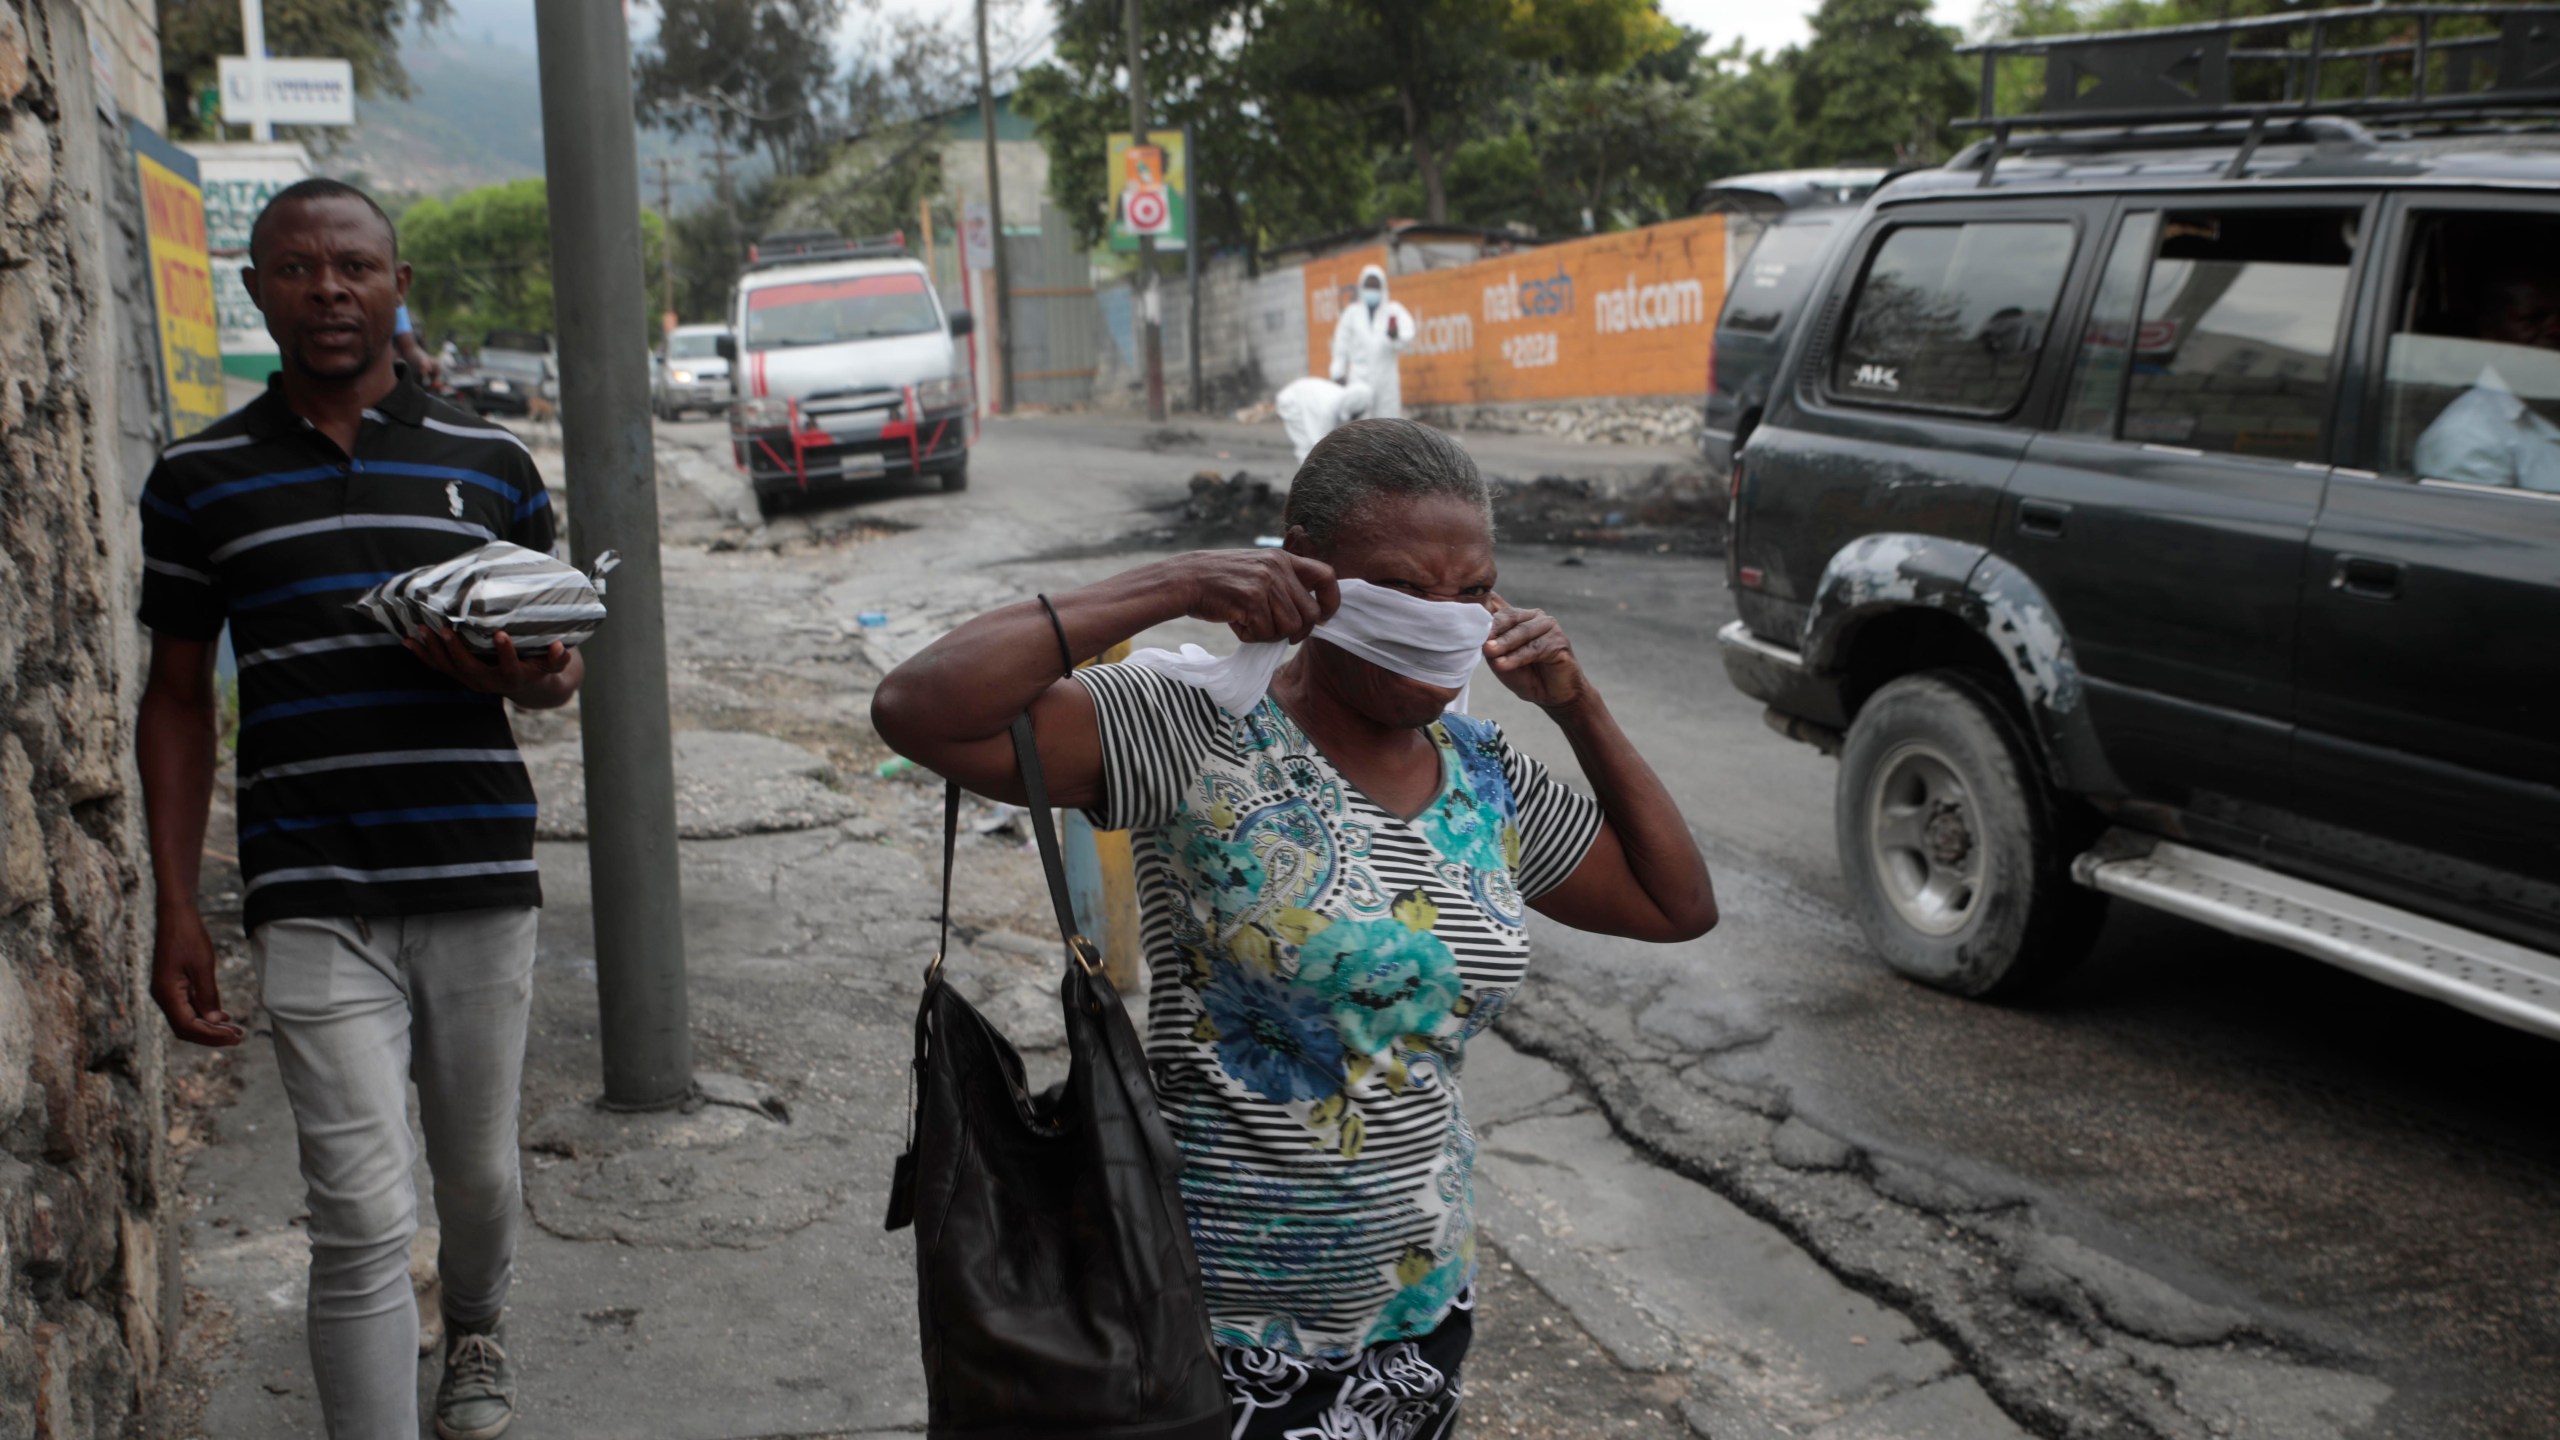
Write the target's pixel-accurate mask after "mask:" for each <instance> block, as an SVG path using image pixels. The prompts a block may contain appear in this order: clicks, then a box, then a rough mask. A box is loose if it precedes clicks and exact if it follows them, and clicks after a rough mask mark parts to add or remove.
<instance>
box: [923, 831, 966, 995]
mask: <svg viewBox="0 0 2560 1440" xmlns="http://www.w3.org/2000/svg"><path fill="white" fill-rule="evenodd" d="M959 850H960V782H959V781H957V780H945V781H943V782H942V917H941V922H940V923H941V926H942V933H941V935H940V937H939V938H937V939H936V940H935V941H934V942H933V964H932V965H930V966H928V967H927V968H926V970H925V972H924V978H925V983H926V984H928V985H930V984H931V983H933V979H934V975H935V972H937V971H939V970H941V968H942V957H943V956H944V955H946V954H948V953H950V950H951V865H952V861H953V859H954V858H955V857H956V856H957V855H958V854H959Z"/></svg>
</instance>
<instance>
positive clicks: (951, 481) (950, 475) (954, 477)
mask: <svg viewBox="0 0 2560 1440" xmlns="http://www.w3.org/2000/svg"><path fill="white" fill-rule="evenodd" d="M968 488H969V465H968V462H967V461H962V462H961V464H960V468H959V469H957V470H945V471H943V472H942V493H943V494H945V495H948V494H951V493H953V492H954V491H959V490H966V489H968Z"/></svg>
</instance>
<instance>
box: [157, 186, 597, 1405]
mask: <svg viewBox="0 0 2560 1440" xmlns="http://www.w3.org/2000/svg"><path fill="white" fill-rule="evenodd" d="M249 257H250V268H249V269H248V270H246V271H245V272H243V278H244V279H245V281H246V282H247V286H248V290H249V294H250V295H251V297H252V298H254V299H255V300H256V301H257V303H258V308H259V309H260V311H262V312H263V313H264V314H265V316H266V322H267V330H268V333H269V334H271V335H273V336H274V337H275V339H276V345H277V348H278V350H279V352H280V353H281V356H282V361H283V368H282V370H281V371H280V372H279V373H278V375H277V376H276V378H275V380H274V381H273V382H272V383H271V384H270V385H269V387H268V390H267V393H266V394H265V395H263V396H260V397H259V398H258V399H257V400H255V401H253V402H251V403H250V404H249V405H247V406H246V407H244V408H242V409H241V410H240V411H238V412H237V413H235V414H233V415H231V416H229V417H227V418H226V419H224V420H223V421H221V422H220V423H219V424H217V425H215V426H213V427H212V428H211V429H209V430H207V431H205V432H204V433H203V434H202V435H199V436H197V437H195V438H193V439H190V440H188V441H186V442H185V443H183V444H179V445H172V446H170V447H169V448H168V449H167V450H165V451H163V452H162V453H161V457H160V463H159V464H158V465H157V466H156V467H154V468H153V470H152V472H151V478H150V481H149V483H148V484H147V485H146V486H145V488H144V491H143V499H142V541H143V554H144V556H145V559H144V566H145V573H144V575H143V588H142V621H143V623H144V624H145V625H147V626H149V627H150V629H151V631H152V649H151V673H150V678H149V681H148V683H147V685H146V688H145V689H144V692H143V697H142V711H141V720H140V725H139V728H138V739H139V748H140V759H141V768H142V779H143V789H144V796H145V804H146V808H147V810H148V814H149V819H150V830H151V849H152V876H153V881H154V884H155V886H156V889H157V892H158V898H159V922H158V934H157V938H156V941H155V948H154V956H153V976H152V991H153V995H154V997H155V998H156V999H157V1000H158V1001H159V1003H160V1006H161V1008H162V1010H164V1011H165V1012H166V1013H167V1015H168V1017H169V1024H170V1027H171V1028H172V1029H173V1030H175V1031H176V1033H177V1035H178V1037H179V1038H180V1039H182V1040H190V1041H194V1042H196V1043H198V1044H203V1045H236V1044H238V1043H239V1042H240V1040H241V1039H242V1038H243V1031H242V1029H241V1027H240V1025H239V1024H238V1023H237V1022H235V1021H234V1020H233V1019H232V1018H231V1017H230V1015H229V1014H227V1013H226V1012H225V1011H224V1010H223V1008H222V1002H221V999H220V997H219V996H218V995H217V994H216V992H215V988H214V965H213V947H212V945H211V943H210V942H209V941H208V939H207V938H206V934H205V927H204V921H203V919H202V917H201V916H200V915H199V914H198V913H197V909H196V885H197V867H198V859H199V857H200V856H201V854H202V853H203V848H204V835H205V826H206V822H207V808H208V805H209V803H210V797H211V794H212V784H213V766H214V737H215V716H216V710H217V701H216V698H215V689H214V676H213V668H214V646H215V642H216V640H217V639H218V638H219V637H220V635H221V633H222V629H223V627H224V625H226V624H228V625H229V626H230V627H231V637H232V644H233V648H234V650H235V651H236V653H237V655H238V657H239V665H240V723H239V758H238V765H239V772H238V773H239V786H238V793H239V814H240V869H241V878H242V880H243V882H244V885H245V899H244V902H243V908H244V910H245V914H244V915H243V917H242V920H243V924H244V925H245V926H246V928H247V929H248V932H249V937H250V943H251V946H252V951H253V955H254V958H255V960H256V962H257V967H258V976H259V981H258V983H259V990H260V995H259V998H260V1003H261V1004H262V1005H263V1006H264V1007H265V1009H266V1012H267V1016H268V1021H269V1024H270V1027H271V1029H272V1031H273V1033H274V1037H275V1043H276V1055H277V1060H278V1064H279V1069H280V1070H281V1072H282V1075H283V1079H284V1087H285V1094H286V1096H287V1098H288V1099H289V1100H290V1102H291V1104H292V1107H293V1114H294V1121H295V1123H296V1125H297V1126H298V1127H299V1130H300V1135H301V1155H302V1173H303V1179H304V1181H305V1183H306V1184H307V1185H308V1187H309V1191H310V1212H311V1215H310V1236H311V1284H310V1297H309V1305H308V1324H309V1328H310V1342H311V1358H312V1367H313V1371H314V1374H315V1377H316V1379H317V1382H318V1383H317V1388H318V1390H319V1394H320V1403H321V1411H322V1415H323V1418H324V1420H325V1423H326V1424H327V1426H328V1432H329V1434H330V1435H331V1436H332V1437H333V1440H414V1437H415V1436H416V1434H417V1354H418V1317H417V1310H416V1306H415V1305H414V1304H413V1303H412V1301H411V1292H410V1285H409V1275H408V1256H409V1241H410V1238H411V1237H412V1235H413V1234H414V1233H415V1232H416V1229H417V1210H418V1204H417V1195H416V1192H415V1187H414V1186H413V1184H412V1183H411V1180H410V1172H411V1168H412V1165H413V1163H414V1156H415V1146H414V1142H413V1141H412V1139H411V1135H410V1131H409V1125H408V1114H407V1087H408V1084H409V1082H410V1081H411V1080H412V1079H414V1080H415V1081H416V1083H417V1086H418V1097H419V1111H420V1115H421V1117H422V1119H423V1120H424V1122H425V1129H426V1151H427V1163H428V1166H429V1168H430V1169H431V1170H432V1171H433V1173H434V1177H435V1186H436V1210H437V1214H438V1218H439V1221H440V1222H441V1225H442V1228H443V1249H442V1252H441V1255H440V1257H439V1260H440V1265H441V1270H442V1276H443V1282H444V1307H445V1314H444V1319H445V1325H446V1343H445V1364H444V1373H443V1375H442V1378H441V1381H440V1383H439V1386H438V1390H437V1397H436V1433H437V1434H438V1435H440V1436H442V1437H444V1440H491V1437H494V1436H497V1435H499V1434H501V1433H503V1432H504V1431H505V1430H506V1428H507V1426H508V1425H509V1423H510V1422H511V1421H512V1419H513V1417H514V1376H513V1370H512V1366H511V1365H510V1363H509V1361H508V1360H507V1358H506V1354H505V1351H504V1350H503V1349H502V1348H501V1346H500V1344H499V1338H500V1337H499V1331H498V1321H499V1316H500V1311H501V1307H502V1306H503V1304H504V1303H505V1300H506V1292H507V1281H508V1277H509V1274H510V1271H511V1269H512V1264H513V1258H514V1251H515V1240H516V1231H517V1226H518V1223H519V1216H520V1213H521V1210H522V1205H521V1195H520V1185H519V1180H518V1172H517V1162H516V1110H517V1100H518V1094H517V1092H518V1083H519V1080H520V1078H521V1075H522V1072H523V1066H524V1043H525V1025H526V1016H527V1010H528V1007H529V1005H530V1002H531V999H532V993H533V992H532V985H533V942H534V913H535V909H534V907H536V906H537V905H539V904H540V903H541V900H542V888H541V879H540V877H539V876H538V875H537V874H536V873H535V869H534V860H533V821H534V795H533V786H532V783H531V781H530V779H529V778H528V777H527V775H526V773H525V768H524V762H523V759H522V757H521V756H519V755H518V754H517V752H516V747H515V737H514V733H513V731H512V730H511V729H510V727H509V725H508V722H507V713H506V706H507V703H508V702H510V701H512V702H513V703H515V704H517V705H519V706H523V707H526V708H544V707H550V706H556V705H562V704H565V703H567V702H568V700H569V698H570V697H571V696H572V695H573V694H575V693H576V691H577V688H578V682H579V679H580V677H581V675H582V674H583V670H582V667H581V663H580V661H579V659H578V657H577V656H576V655H574V654H570V653H567V652H565V651H563V650H562V649H561V648H560V647H559V646H557V645H554V646H552V647H550V649H549V651H548V652H547V653H543V654H538V655H534V656H520V655H518V654H517V653H516V652H515V651H514V649H513V647H512V646H511V645H509V644H508V643H507V642H506V641H504V640H503V639H502V640H501V641H500V642H499V647H498V648H499V657H498V659H497V660H496V661H495V662H490V661H484V660H481V659H478V658H476V657H474V656H473V655H471V654H470V653H469V652H468V651H466V650H464V649H463V647H462V646H461V645H460V643H459V642H457V641H455V640H454V639H453V638H452V637H451V636H449V635H447V636H439V637H432V638H430V639H429V640H427V641H425V642H422V643H404V642H402V641H400V640H398V639H395V638H394V637H393V636H392V635H390V634H389V633H387V632H386V631H384V630H383V629H381V628H380V627H379V626H377V625H376V624H375V623H374V622H373V621H371V620H369V619H367V618H366V617H364V616H363V615H361V614H360V613H358V612H357V611H355V610H352V609H350V608H348V602H349V601H351V600H353V599H354V598H355V597H356V596H357V595H359V594H360V593H362V592H363V591H364V590H365V589H366V588H368V587H370V586H371V585H373V584H374V583H375V582H376V581H378V580H382V579H384V578H386V577H388V576H392V575H396V574H399V573H401V572H402V571H405V570H409V569H412V568H415V567H417V566H420V565H425V564H430V563H433V562H435V561H439V560H445V559H449V558H451V557H452V556H454V555H457V554H460V553H462V552H464V551H466V550H469V549H471V548H473V547H475V546H478V545H481V544H483V543H485V542H487V541H490V540H493V539H506V540H511V541H514V542H515V543H516V544H519V545H523V546H526V547H528V548H531V549H535V550H542V551H549V550H550V549H551V548H552V545H553V512H552V510H551V503H550V498H549V496H548V494H547V492H546V491H545V489H544V487H543V482H542V477H541V475H540V474H538V473H537V472H536V471H535V469H534V465H533V459H532V456H531V455H530V454H529V453H528V452H527V451H526V449H525V447H524V446H523V444H522V443H521V442H519V441H517V440H516V438H515V437H514V436H512V435H510V434H509V433H507V432H506V431H504V430H501V429H498V428H496V427H494V426H491V425H490V424H488V423H487V422H485V421H482V420H480V419H479V418H478V417H476V416H473V415H471V414H469V413H467V412H464V411H461V410H457V409H454V408H452V407H450V406H447V405H445V404H443V403H441V402H439V401H436V400H434V399H432V398H430V397H429V396H428V395H427V394H426V392H425V391H423V390H421V389H419V388H418V386H417V385H416V383H415V382H414V381H413V380H412V379H411V378H410V376H409V375H408V374H407V373H406V372H405V371H403V370H401V369H399V368H398V367H396V366H395V364H394V362H393V349H392V343H391V339H392V325H393V312H394V311H395V310H396V309H397V308H398V306H399V305H400V303H401V300H402V297H403V296H404V295H405V293H406V292H407V290H408V284H409V267H408V266H406V265H404V264H401V263H400V261H399V256H398V241H397V238H396V236H395V235H394V232H393V230H392V227H391V223H390V221H389V220H388V219H386V218H385V217H384V216H383V213H382V211H381V210H380V209H379V208H378V207H376V206H375V205H374V203H373V201H372V200H371V199H369V198H368V197H366V196H365V195H364V193H363V192H361V191H359V190H356V189H355V188H353V187H352V186H348V185H344V184H341V183H339V182H337V181H331V180H306V181H304V182H302V183H300V184H298V185H294V186H292V187H290V188H288V189H286V190H284V191H283V192H281V193H280V194H278V195H277V196H276V197H275V199H274V200H273V201H272V202H270V203H269V204H268V206H267V208H266V209H265V211H264V212H263V213H261V214H260V215H259V217H258V220H257V223H256V225H255V227H254V228H253V229H252V231H251V233H250V247H249Z"/></svg>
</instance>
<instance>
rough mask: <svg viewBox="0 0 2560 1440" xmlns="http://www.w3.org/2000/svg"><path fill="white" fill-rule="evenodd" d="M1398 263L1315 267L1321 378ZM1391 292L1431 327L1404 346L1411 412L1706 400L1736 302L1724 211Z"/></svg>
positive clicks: (1374, 259) (1312, 314) (1402, 280)
mask: <svg viewBox="0 0 2560 1440" xmlns="http://www.w3.org/2000/svg"><path fill="white" fill-rule="evenodd" d="M1385 263H1386V251H1385V249H1384V248H1383V247H1373V248H1370V249H1367V250H1356V251H1352V252H1350V253H1348V254H1343V255H1332V256H1327V257H1326V258H1324V259H1322V260H1317V261H1313V262H1310V263H1309V264H1308V265H1307V267H1306V286H1307V361H1308V368H1309V370H1310V371H1311V372H1312V373H1314V374H1318V375H1321V374H1324V373H1325V371H1326V368H1327V365H1328V363H1329V362H1330V360H1331V357H1332V354H1333V326H1334V321H1335V319H1336V318H1337V317H1338V316H1339V315H1340V314H1341V310H1342V307H1343V306H1346V305H1349V304H1351V303H1353V301H1352V298H1351V291H1352V287H1353V286H1354V285H1355V284H1356V283H1357V282H1358V280H1359V276H1360V267H1361V266H1363V265H1383V264H1385ZM1387 293H1388V296H1389V298H1391V299H1394V300H1398V301H1401V302H1403V304H1404V306H1405V308H1406V309H1408V310H1411V311H1412V312H1413V317H1414V321H1415V325H1416V328H1417V330H1418V331H1419V332H1420V333H1419V336H1418V338H1417V339H1416V341H1415V343H1414V345H1413V347H1412V348H1411V349H1408V350H1406V351H1405V352H1404V399H1405V404H1406V405H1408V406H1412V405H1465V404H1485V403H1494V402H1500V401H1507V400H1568V399H1576V398H1580V397H1583V396H1593V395H1697V394H1702V393H1703V392H1704V391H1705V389H1706V384H1707V349H1708V345H1709V343H1710V341H1711V340H1712V338H1713V336H1714V334H1715V323H1716V312H1717V311H1719V310H1721V309H1722V308H1724V217H1723V216H1720V215H1707V216H1701V217H1699V218H1697V219H1694V220H1677V221H1673V222H1671V223H1670V224H1667V225H1654V226H1650V227H1648V228H1646V229H1642V230H1630V231H1626V232H1623V233H1620V234H1616V235H1598V236H1594V237H1592V238H1591V239H1588V240H1576V241H1572V242H1570V243H1568V244H1563V245H1549V246H1546V247H1544V248H1542V249H1537V250H1530V251H1524V252H1522V253H1520V254H1517V255H1506V256H1502V257H1500V258H1498V259H1493V260H1480V261H1477V262H1476V263H1474V264H1472V265H1461V266H1456V267H1454V268H1451V269H1447V270H1429V271H1423V272H1421V273H1418V274H1412V275H1399V276H1394V277H1392V278H1390V279H1389V281H1388V282H1387Z"/></svg>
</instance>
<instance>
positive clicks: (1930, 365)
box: [1831, 221, 2072, 415]
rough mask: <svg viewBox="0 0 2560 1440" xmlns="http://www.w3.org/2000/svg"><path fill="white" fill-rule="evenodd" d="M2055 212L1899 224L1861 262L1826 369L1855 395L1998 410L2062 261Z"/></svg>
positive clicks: (2033, 348)
mask: <svg viewBox="0 0 2560 1440" xmlns="http://www.w3.org/2000/svg"><path fill="white" fill-rule="evenodd" d="M2071 242H2072V229H2071V226H2069V225H2067V224H2064V223H2062V222H2060V221H1976V222H1971V223H1967V224H1961V225H1906V226H1902V227H1900V228H1899V229H1896V230H1894V231H1892V232H1891V233H1889V234H1887V235H1886V236H1885V238H1884V243H1882V244H1881V245H1878V246H1877V247H1876V251H1875V256H1874V258H1873V259H1871V260H1870V261H1869V262H1868V263H1867V273H1866V278H1865V279H1864V280H1863V281H1861V282H1860V283H1859V286H1858V297H1857V299H1856V301H1855V302H1854V303H1853V305H1852V307H1851V309H1850V312H1849V318H1848V323H1847V325H1846V326H1845V327H1844V328H1843V330H1842V332H1841V333H1842V335H1843V337H1844V338H1843V339H1842V341H1841V343H1840V349H1839V352H1838V355H1837V357H1836V358H1835V359H1834V360H1833V362H1832V367H1831V388H1832V390H1833V392H1834V393H1836V394H1838V395H1840V396H1843V397H1845V398H1848V399H1853V400H1866V401H1879V402H1883V403H1886V404H1895V405H1912V406H1921V407H1927V408H1931V409H1943V410H1962V411H1969V412H1972V413H1975V414H1984V415H1997V414H2001V413H2004V412H2006V411H2008V410H2009V409H2011V408H2012V407H2014V406H2015V405H2016V404H2017V403H2018V400H2019V397H2021V396H2022V395H2024V394H2025V393H2026V388H2027V379H2028V377H2029V376H2031V375H2033V374H2034V373H2035V368H2036V354H2037V351H2038V350H2039V348H2040V347H2041V346H2042V345H2043V343H2044V333H2045V329H2046V325H2047V322H2048V321H2049V320H2050V319H2051V318H2052V316H2053V304H2054V297H2055V296H2057V295H2058V294H2060V293H2061V290H2062V277H2063V276H2064V274H2065V273H2066V272H2068V271H2069V270H2070V268H2071Z"/></svg>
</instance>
